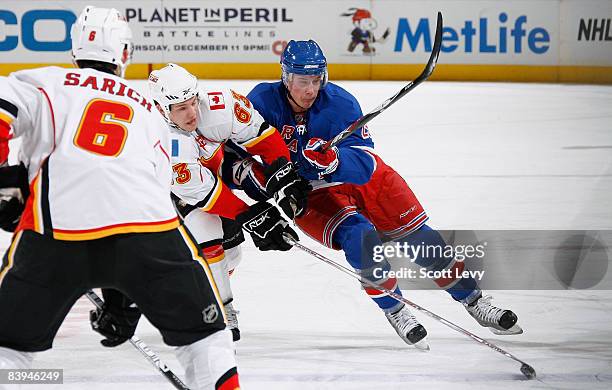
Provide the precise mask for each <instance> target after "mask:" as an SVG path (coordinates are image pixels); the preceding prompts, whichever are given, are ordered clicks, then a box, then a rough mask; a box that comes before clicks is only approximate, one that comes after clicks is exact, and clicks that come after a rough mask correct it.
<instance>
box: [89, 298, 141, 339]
mask: <svg viewBox="0 0 612 390" xmlns="http://www.w3.org/2000/svg"><path fill="white" fill-rule="evenodd" d="M102 295H103V296H104V306H102V309H96V310H92V311H90V312H89V322H90V323H91V328H92V329H93V330H94V331H96V332H98V333H100V334H101V335H102V336H104V337H106V338H105V339H104V340H101V341H100V344H102V345H103V346H105V347H116V346H118V345H121V344H123V343H125V342H126V341H127V340H128V339H130V338H131V337H132V336H134V332H135V331H136V326H138V320H139V319H140V314H141V313H140V309H138V308H137V307H136V306H135V305H134V304H132V302H131V300H130V299H129V298H128V297H126V296H125V295H123V294H122V293H120V292H119V291H117V290H111V289H102Z"/></svg>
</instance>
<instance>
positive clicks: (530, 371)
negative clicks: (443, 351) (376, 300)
mask: <svg viewBox="0 0 612 390" xmlns="http://www.w3.org/2000/svg"><path fill="white" fill-rule="evenodd" d="M284 238H285V241H287V242H288V243H289V244H291V245H293V246H294V247H296V248H298V249H301V250H302V251H304V252H306V253H308V254H310V255H312V256H314V257H316V258H317V259H319V260H321V261H323V262H325V263H327V264H329V265H331V266H332V267H334V268H336V269H338V270H340V271H342V272H344V273H345V274H347V275H350V276H352V277H353V278H355V279H357V280H359V281H360V282H362V283H365V284H367V285H368V286H369V287H372V288H375V289H377V290H380V291H383V292H384V293H386V294H388V295H389V296H391V297H393V298H394V299H396V300H397V301H399V302H403V303H405V304H406V305H408V306H410V307H412V308H414V309H416V310H418V311H420V312H422V313H424V314H426V315H428V316H429V317H431V318H433V319H434V320H436V321H438V322H441V323H443V324H444V325H446V326H448V327H449V328H451V329H453V330H455V331H457V332H459V333H463V334H464V335H466V336H467V337H469V338H471V339H472V340H474V341H476V342H477V343H479V344H481V345H485V346H487V347H489V348H491V349H492V350H494V351H496V352H499V353H501V354H502V355H504V356H506V357H508V358H510V359H512V360H514V361H516V362H518V363H520V364H521V373H523V375H525V377H527V379H534V378H535V377H536V372H535V370H534V368H533V367H531V366H530V365H529V364H527V363H525V362H524V361H522V360H521V359H519V358H517V357H516V356H514V355H512V354H511V353H510V352H507V351H505V350H503V349H501V348H500V347H498V346H497V345H495V344H493V343H491V342H489V341H487V340H485V339H483V338H481V337H478V336H476V335H475V334H474V333H472V332H470V331H468V330H465V329H463V328H462V327H460V326H459V325H456V324H454V323H452V322H450V321H448V320H446V319H445V318H443V317H440V316H439V315H437V314H435V313H433V312H431V311H429V310H427V309H425V308H424V307H421V306H419V305H417V304H416V303H414V302H412V301H410V300H408V299H406V298H404V297H403V296H401V295H399V294H396V293H395V292H393V291H391V290H389V289H387V288H385V287H383V286H381V285H379V284H377V283H374V282H372V281H370V280H368V279H365V278H361V276H360V275H359V274H358V273H356V272H354V271H352V270H350V269H348V268H347V267H345V266H343V265H340V264H338V263H336V262H335V261H333V260H331V259H329V258H327V257H325V256H323V255H322V254H320V253H318V252H316V251H314V250H312V249H310V248H308V247H306V246H304V245H302V244H300V243H299V242H297V241H295V240H294V239H293V238H292V237H291V236H290V235H288V234H285V235H284Z"/></svg>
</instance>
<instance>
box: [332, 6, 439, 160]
mask: <svg viewBox="0 0 612 390" xmlns="http://www.w3.org/2000/svg"><path fill="white" fill-rule="evenodd" d="M441 45H442V13H441V12H438V20H437V22H436V37H435V40H434V45H433V49H432V50H431V55H430V56H429V61H427V65H426V66H425V69H424V70H423V72H421V74H420V75H419V76H418V77H417V78H416V79H414V80H413V81H411V82H409V83H408V84H406V86H404V88H402V89H400V90H399V91H398V92H397V93H396V94H395V95H393V96H391V97H390V98H389V99H387V100H385V101H384V102H383V103H382V104H381V105H380V106H378V107H376V108H375V109H373V110H372V111H370V112H368V113H367V114H365V115H364V116H362V117H361V118H359V119H357V120H356V121H355V122H353V123H351V124H350V125H349V127H347V128H346V129H344V130H342V131H341V132H340V133H338V134H337V135H336V136H335V137H334V138H332V139H331V140H329V141H327V143H326V144H325V145H323V147H322V149H321V151H323V152H325V151H327V149H329V148H331V147H334V146H336V145H338V143H340V142H342V141H343V140H344V139H345V138H347V137H349V136H350V135H351V134H353V133H354V132H355V131H357V130H359V129H360V128H362V127H363V126H365V125H366V124H367V123H368V122H370V121H371V120H372V119H374V118H376V117H377V116H378V115H379V114H381V113H382V112H383V111H385V110H386V109H387V108H389V107H390V106H391V105H392V104H393V103H395V102H397V101H398V100H400V99H401V98H402V97H404V95H406V94H407V93H408V92H410V91H412V90H413V89H414V88H416V87H417V86H418V85H420V84H421V83H422V82H423V81H425V80H427V79H428V78H429V76H431V74H432V73H433V71H434V69H435V67H436V63H437V62H438V56H439V55H440V47H441Z"/></svg>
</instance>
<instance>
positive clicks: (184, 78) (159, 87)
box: [148, 63, 199, 128]
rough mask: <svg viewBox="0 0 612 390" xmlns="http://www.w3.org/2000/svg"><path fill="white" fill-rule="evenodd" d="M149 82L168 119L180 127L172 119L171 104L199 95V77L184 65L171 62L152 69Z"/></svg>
mask: <svg viewBox="0 0 612 390" xmlns="http://www.w3.org/2000/svg"><path fill="white" fill-rule="evenodd" d="M148 84H149V89H150V90H151V95H152V96H153V99H154V100H155V102H156V103H157V104H159V105H160V106H161V108H162V110H163V113H164V117H165V119H166V121H167V122H168V123H169V124H170V125H172V126H174V127H177V128H178V126H177V125H176V124H175V123H174V122H172V121H171V120H170V109H171V106H172V105H173V104H179V103H183V102H185V101H187V100H189V99H191V98H193V97H194V96H196V97H197V96H199V93H198V92H199V89H198V79H197V78H196V77H195V76H194V75H192V74H191V73H189V72H188V71H187V70H186V69H185V68H183V67H182V66H179V65H177V64H173V63H169V64H168V65H166V66H164V67H163V68H161V69H159V70H154V71H152V72H151V74H150V75H149V81H148Z"/></svg>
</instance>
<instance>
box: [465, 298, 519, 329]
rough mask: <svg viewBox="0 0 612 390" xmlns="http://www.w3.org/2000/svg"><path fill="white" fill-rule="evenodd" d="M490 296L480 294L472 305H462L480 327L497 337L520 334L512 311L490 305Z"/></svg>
mask: <svg viewBox="0 0 612 390" xmlns="http://www.w3.org/2000/svg"><path fill="white" fill-rule="evenodd" d="M492 298H493V297H491V296H482V294H480V295H479V296H478V298H476V299H475V300H474V301H473V302H472V303H470V304H466V303H464V304H463V305H464V306H465V309H466V310H467V312H468V313H470V315H471V316H472V317H473V318H474V319H475V320H476V321H478V323H479V324H480V325H481V326H484V327H486V328H489V330H490V331H491V332H493V333H494V334H497V335H512V334H521V333H523V329H522V328H521V327H520V326H519V325H518V324H517V323H516V322H517V321H518V318H517V316H516V314H514V313H513V312H512V310H504V309H500V308H499V307H495V306H493V305H492V304H491V299H492Z"/></svg>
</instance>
